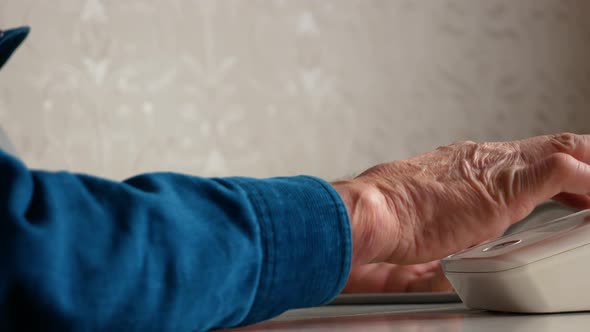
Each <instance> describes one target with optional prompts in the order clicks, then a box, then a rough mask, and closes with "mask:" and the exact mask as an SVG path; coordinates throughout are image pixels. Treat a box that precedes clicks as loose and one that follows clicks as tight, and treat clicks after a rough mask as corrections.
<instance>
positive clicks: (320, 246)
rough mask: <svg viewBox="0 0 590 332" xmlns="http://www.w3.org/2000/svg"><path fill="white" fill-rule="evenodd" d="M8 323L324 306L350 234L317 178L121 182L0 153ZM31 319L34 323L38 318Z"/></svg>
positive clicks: (197, 318) (156, 322)
mask: <svg viewBox="0 0 590 332" xmlns="http://www.w3.org/2000/svg"><path fill="white" fill-rule="evenodd" d="M0 185H1V187H0V196H1V198H2V199H1V200H0V205H1V206H0V208H1V211H0V217H1V218H0V243H2V248H3V249H2V251H0V271H1V272H0V325H1V326H0V327H2V330H11V329H12V330H14V329H19V330H47V329H50V330H84V329H89V328H92V329H102V330H123V329H124V330H142V331H147V330H157V331H168V330H173V331H184V330H191V331H192V330H204V329H209V328H213V327H217V328H221V327H230V326H235V325H243V324H249V323H254V322H257V321H260V320H263V319H267V318H270V317H272V316H274V315H277V314H279V313H280V312H282V311H284V310H286V309H290V308H296V307H304V306H312V305H317V304H320V303H322V302H325V301H327V300H329V299H330V298H331V297H333V296H335V295H336V294H337V293H338V292H339V290H340V289H341V288H342V287H343V286H344V282H345V281H346V277H347V275H348V272H349V271H348V270H349V263H350V247H351V246H350V228H349V225H348V218H347V215H346V211H345V209H344V205H343V204H342V203H341V202H340V201H338V199H339V198H338V196H337V194H336V192H334V191H333V190H332V189H331V188H330V187H329V186H328V185H327V184H326V183H324V182H322V181H320V180H317V179H313V178H309V177H295V178H285V179H280V178H277V179H268V180H254V179H245V178H228V179H202V178H196V177H191V176H185V175H179V174H165V173H162V174H147V175H142V176H138V177H135V178H132V179H130V180H127V181H125V182H112V181H107V180H104V179H99V178H94V177H89V176H84V175H76V174H71V173H63V172H62V173H48V172H41V171H30V170H28V169H27V168H26V167H25V166H24V165H23V164H22V163H20V162H19V161H18V160H16V159H13V158H12V157H9V156H7V155H5V154H3V153H1V152H0ZM33 317H34V318H33Z"/></svg>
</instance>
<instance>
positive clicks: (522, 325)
mask: <svg viewBox="0 0 590 332" xmlns="http://www.w3.org/2000/svg"><path fill="white" fill-rule="evenodd" d="M232 331H305V332H312V331H314V332H316V331H368V332H373V331H395V332H409V331H412V332H417V331H420V332H427V331H440V332H451V331H453V332H454V331H465V332H469V331H477V332H483V331H517V332H521V331H531V332H532V331H534V332H544V331H560V332H566V331H567V332H569V331H590V313H563V314H547V315H539V314H536V315H522V314H506V313H493V312H487V311H481V310H469V309H467V308H465V307H464V306H463V304H461V303H449V304H419V305H338V306H325V307H319V308H311V309H300V310H291V311H288V312H286V313H284V314H283V315H281V316H279V317H277V318H275V319H273V320H271V321H268V322H264V323H260V324H257V325H253V326H250V327H247V328H242V329H235V330H232Z"/></svg>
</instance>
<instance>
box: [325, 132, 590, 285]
mask: <svg viewBox="0 0 590 332" xmlns="http://www.w3.org/2000/svg"><path fill="white" fill-rule="evenodd" d="M589 162H590V135H574V134H559V135H550V136H539V137H534V138H530V139H526V140H521V141H513V142H498V143H474V142H460V143H456V144H452V145H450V146H445V147H440V148H438V149H436V150H435V151H432V152H429V153H426V154H423V155H420V156H417V157H415V158H412V159H409V160H403V161H396V162H391V163H386V164H381V165H378V166H375V167H373V168H371V169H369V170H367V171H365V172H364V173H362V174H361V175H360V176H358V177H356V178H355V179H353V180H350V181H341V182H336V183H334V184H333V185H334V187H335V188H336V190H337V191H338V192H339V193H340V195H341V196H342V198H343V200H344V202H345V204H346V206H347V209H348V213H349V216H350V219H351V225H352V237H353V239H352V240H353V262H352V264H353V270H352V272H351V274H350V278H349V282H348V285H347V287H346V289H345V291H400V290H401V291H405V290H421V291H429V290H445V289H448V288H450V286H449V285H448V283H445V282H444V278H442V273H441V271H440V267H439V266H438V265H437V263H428V262H433V261H434V262H435V261H437V260H438V259H440V258H443V257H445V256H447V255H449V254H451V253H454V252H457V251H459V250H462V249H465V248H468V247H470V246H473V245H475V244H478V243H481V242H483V241H485V240H488V239H491V238H493V237H495V236H497V235H499V234H501V233H502V232H503V231H504V230H506V228H507V227H508V226H510V225H512V224H514V223H515V222H517V221H519V220H521V219H523V218H524V217H526V216H527V215H528V214H529V213H530V212H531V211H532V210H533V208H534V207H535V206H536V205H538V204H540V203H542V202H543V201H545V200H547V199H550V198H554V199H556V200H558V201H561V202H563V203H565V204H568V205H571V206H574V207H577V208H588V207H590V196H588V193H590V165H588V163H589ZM379 262H385V263H390V264H372V265H366V264H369V263H379ZM419 263H426V265H420V266H400V265H393V264H401V265H409V264H419Z"/></svg>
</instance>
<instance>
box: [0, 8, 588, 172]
mask: <svg viewBox="0 0 590 332" xmlns="http://www.w3.org/2000/svg"><path fill="white" fill-rule="evenodd" d="M588 17H590V2H589V1H584V0H578V1H574V0H571V1H570V0H485V1H484V0H479V1H477V0H446V1H445V0H430V1H426V0H415V1H409V0H389V1H386V0H322V1H317V0H306V1H303V0H301V1H296V0H275V1H271V0H267V1H265V0H250V1H247V0H242V1H239V0H201V1H198V0H167V1H156V0H149V1H148V0H126V1H116V0H83V1H81V0H54V1H42V0H35V1H20V0H3V1H1V2H0V27H10V26H16V25H22V24H28V25H31V26H32V32H31V35H30V36H29V39H28V40H27V41H26V44H25V45H24V46H23V47H22V48H21V49H20V50H19V51H18V52H17V53H16V54H15V56H14V58H13V59H12V60H11V61H10V62H9V63H8V64H7V66H6V67H5V68H4V69H3V71H2V73H0V123H1V124H2V126H3V127H4V128H5V129H6V131H7V132H8V133H9V135H10V136H11V137H12V139H13V140H14V143H15V145H16V147H17V149H18V151H19V153H20V155H21V156H22V157H23V159H24V160H25V161H26V162H27V163H28V164H29V165H30V166H31V167H42V168H49V169H69V170H73V171H81V172H89V173H94V174H98V175H102V176H107V177H111V178H116V179H121V178H124V177H127V176H130V175H132V174H134V173H138V172H145V171H158V170H171V171H180V172H187V173H192V174H198V175H203V176H216V175H247V176H273V175H290V174H296V173H307V174H315V175H319V176H323V177H326V178H328V179H332V178H338V177H342V176H346V175H351V174H353V173H355V172H357V171H360V170H362V169H363V168H364V167H367V166H369V165H371V164H373V163H376V162H380V161H386V160H392V159H399V158H405V157H408V156H411V155H413V154H416V153H419V152H421V151H425V150H429V149H432V148H435V147H436V146H438V145H442V144H446V143H450V142H452V141H455V140H459V139H473V140H500V139H513V138H520V137H526V136H530V135H534V134H541V133H548V132H556V131H565V130H567V131H574V132H590V61H588V59H590V20H589V19H588Z"/></svg>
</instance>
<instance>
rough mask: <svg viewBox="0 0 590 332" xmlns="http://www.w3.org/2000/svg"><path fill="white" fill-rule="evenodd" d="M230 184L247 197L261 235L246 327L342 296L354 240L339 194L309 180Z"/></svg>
mask: <svg viewBox="0 0 590 332" xmlns="http://www.w3.org/2000/svg"><path fill="white" fill-rule="evenodd" d="M230 181H235V183H237V184H238V185H239V186H240V187H241V188H242V189H243V190H245V191H246V193H247V194H248V197H249V198H250V200H251V202H252V204H253V206H254V210H255V211H256V214H257V217H258V220H259V221H260V229H261V236H262V239H261V240H262V250H263V263H262V270H261V274H260V280H259V287H258V291H257V293H256V298H255V300H254V303H253V305H252V308H251V310H250V313H249V314H248V316H247V317H246V319H245V320H244V322H243V324H244V325H245V324H249V323H252V322H257V321H260V320H264V319H268V318H270V317H274V316H276V315H278V314H280V313H282V312H283V311H285V310H288V309H293V308H302V307H310V306H316V305H320V304H324V303H326V302H328V301H330V300H331V299H332V298H334V297H335V296H336V295H338V294H339V293H340V291H341V290H342V288H343V287H344V285H345V283H346V280H347V278H348V274H349V272H350V262H351V255H352V240H351V230H350V222H349V219H348V214H347V212H346V207H345V205H344V202H343V201H342V199H341V198H340V195H339V194H338V193H337V192H336V190H335V189H334V188H333V187H332V186H331V185H330V184H328V183H327V182H325V181H323V180H321V179H318V178H314V177H309V176H296V177H285V178H271V179H265V180H256V179H248V178H232V179H231V180H230Z"/></svg>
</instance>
